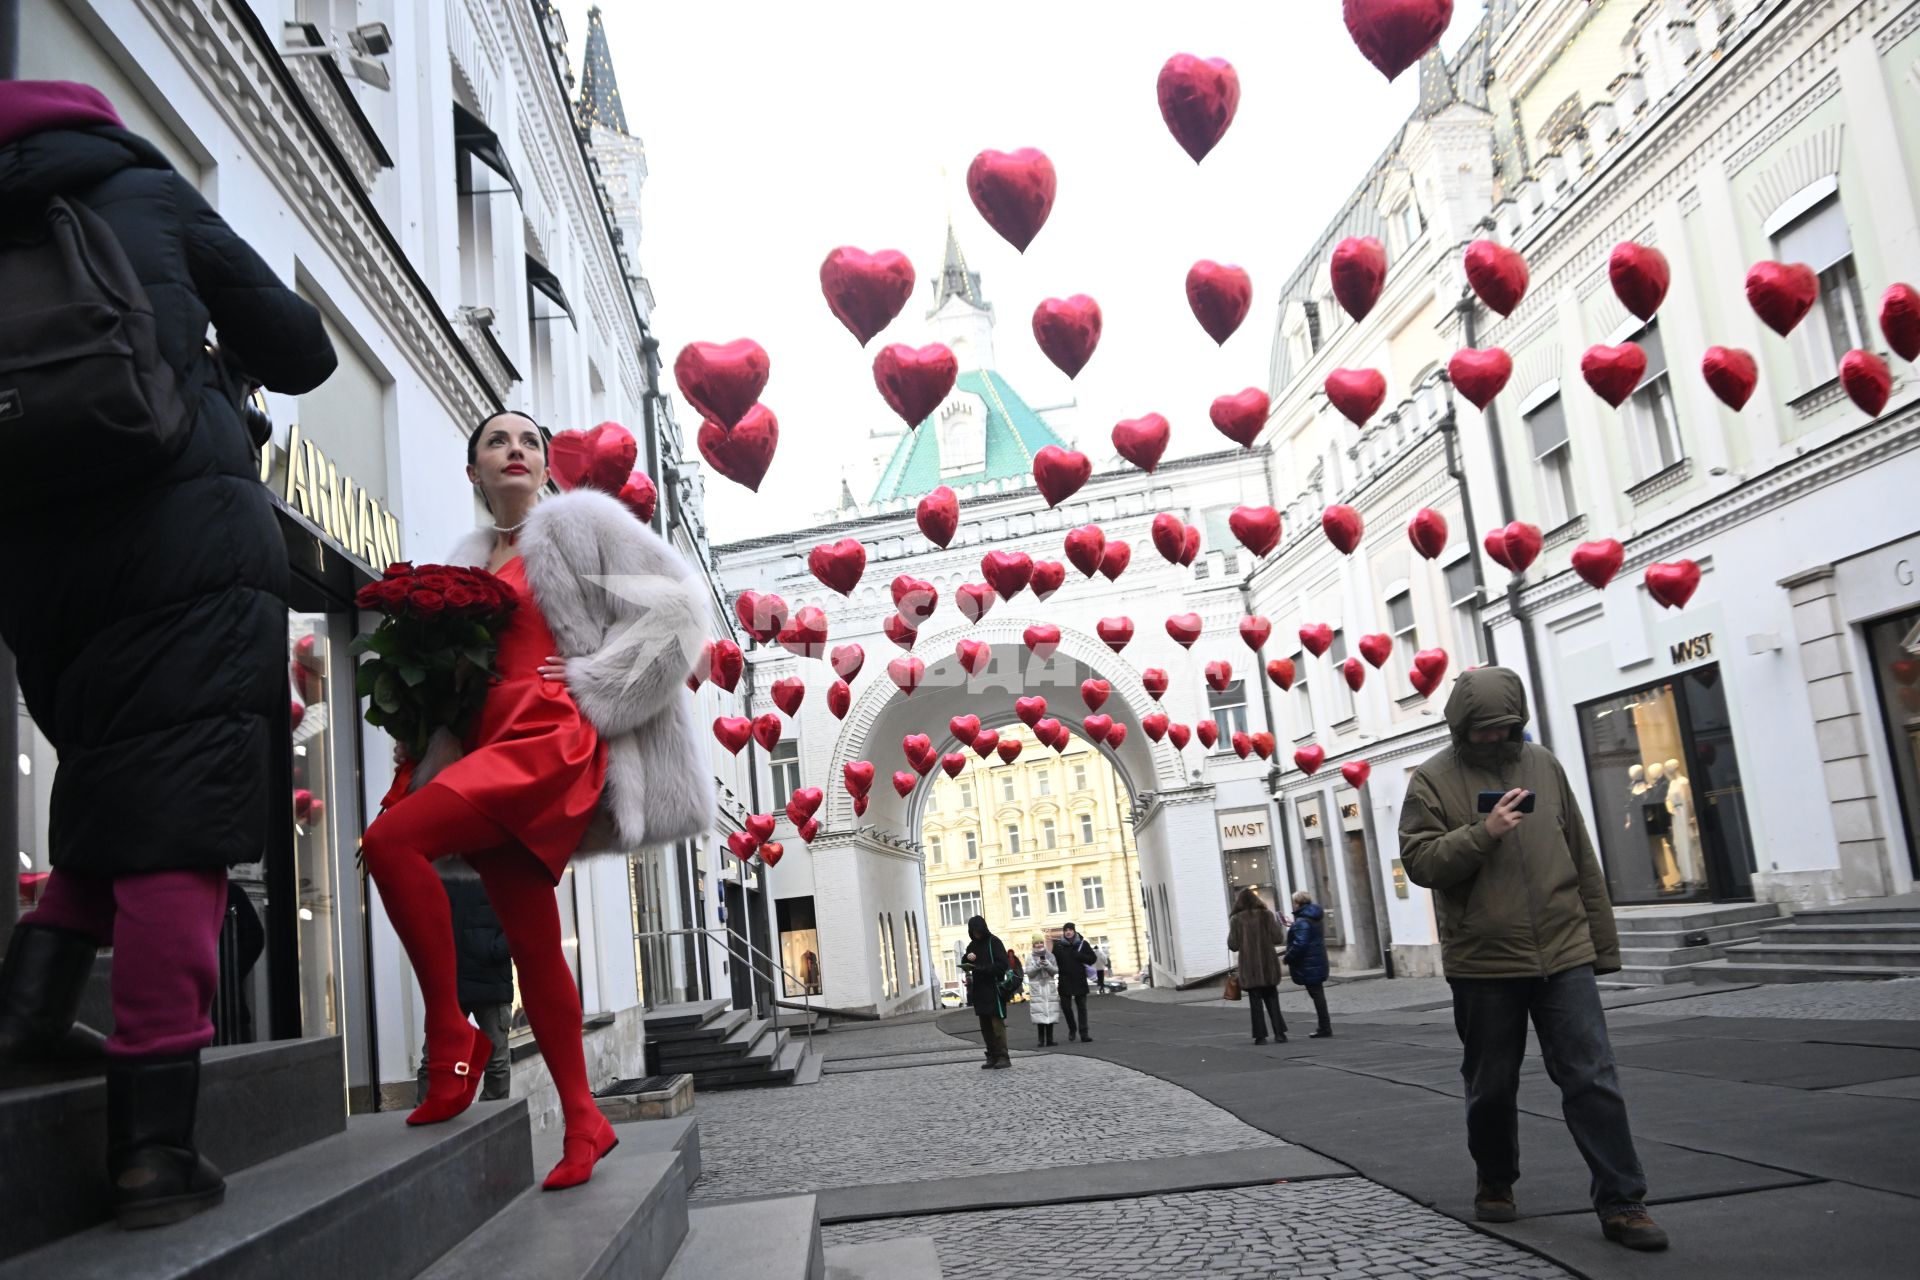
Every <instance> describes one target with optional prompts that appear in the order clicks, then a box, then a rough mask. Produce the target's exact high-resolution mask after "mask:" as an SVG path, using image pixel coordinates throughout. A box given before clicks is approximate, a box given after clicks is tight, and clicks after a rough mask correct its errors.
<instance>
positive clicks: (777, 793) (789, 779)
mask: <svg viewBox="0 0 1920 1280" xmlns="http://www.w3.org/2000/svg"><path fill="white" fill-rule="evenodd" d="M767 764H768V765H769V766H770V767H771V769H772V770H773V807H774V808H776V809H781V808H785V807H786V803H787V801H788V800H789V799H790V798H791V797H792V796H793V793H794V792H796V791H798V790H799V789H800V740H799V739H798V738H783V739H781V740H780V741H779V742H776V743H774V744H773V750H772V751H770V752H768V753H767Z"/></svg>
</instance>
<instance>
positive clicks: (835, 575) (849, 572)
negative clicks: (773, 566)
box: [807, 538, 867, 596]
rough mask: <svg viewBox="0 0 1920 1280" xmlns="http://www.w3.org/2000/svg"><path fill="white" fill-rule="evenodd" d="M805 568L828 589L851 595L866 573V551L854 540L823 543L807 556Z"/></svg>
mask: <svg viewBox="0 0 1920 1280" xmlns="http://www.w3.org/2000/svg"><path fill="white" fill-rule="evenodd" d="M807 568H808V570H810V571H811V572H812V574H813V576H814V577H816V578H818V579H820V581H821V582H822V583H824V584H825V585H826V586H827V587H828V588H829V589H831V590H834V591H838V592H839V593H840V594H841V595H843V596H844V595H851V594H853V589H854V588H855V587H857V586H859V585H860V575H861V574H863V573H865V572H866V571H867V549H866V548H865V547H863V546H861V545H860V542H859V540H858V539H856V538H842V539H840V541H838V542H823V543H821V544H820V545H819V546H817V547H815V548H814V549H813V550H812V551H811V552H809V553H808V554H807Z"/></svg>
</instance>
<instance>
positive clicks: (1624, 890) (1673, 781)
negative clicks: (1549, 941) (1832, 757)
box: [1578, 663, 1753, 903]
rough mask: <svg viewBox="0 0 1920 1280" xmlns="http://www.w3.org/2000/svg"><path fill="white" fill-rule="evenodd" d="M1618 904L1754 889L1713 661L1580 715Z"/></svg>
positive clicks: (1736, 764) (1716, 896) (1589, 706)
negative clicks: (1751, 882)
mask: <svg viewBox="0 0 1920 1280" xmlns="http://www.w3.org/2000/svg"><path fill="white" fill-rule="evenodd" d="M1578 715H1579V721H1580V737H1581V742H1582V746H1583V747H1584V749H1585V752H1586V760H1587V781H1588V785H1589V787H1590V788H1591V792H1592V797H1593V828H1594V830H1595V831H1596V832H1597V833H1598V844H1599V848H1600V855H1601V861H1602V862H1603V863H1604V864H1605V866H1606V872H1607V886H1608V890H1609V892H1610V894H1611V895H1612V897H1613V900H1614V901H1615V902H1623V903H1632V902H1670V901H1687V900H1725V899H1733V898H1744V897H1748V896H1750V895H1751V893H1752V888H1751V884H1750V881H1751V877H1752V874H1753V841H1752V834H1751V832H1750V831H1749V829H1748V827H1747V819H1746V805H1745V801H1744V798H1743V791H1742V788H1741V783H1740V761H1739V759H1738V756H1737V754H1736V753H1735V751H1734V743H1733V732H1732V727H1731V725H1730V724H1729V722H1728V719H1727V704H1726V693H1725V688H1724V686H1723V685H1722V683H1721V680H1720V668H1719V665H1718V664H1716V663H1707V664H1706V665H1704V666H1699V667H1692V668H1689V669H1688V670H1686V671H1683V672H1681V673H1680V674H1679V675H1678V676H1675V677H1673V678H1672V679H1668V680H1663V681H1660V682H1658V683H1656V684H1650V685H1645V686H1642V687H1641V688H1638V689H1635V690H1632V691H1630V692H1628V693H1623V694H1619V695H1616V696H1614V697H1611V698H1603V699H1601V700H1599V701H1596V702H1589V703H1586V704H1584V705H1582V706H1581V707H1580V708H1579V709H1578Z"/></svg>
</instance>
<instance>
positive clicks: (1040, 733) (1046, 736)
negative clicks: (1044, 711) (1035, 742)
mask: <svg viewBox="0 0 1920 1280" xmlns="http://www.w3.org/2000/svg"><path fill="white" fill-rule="evenodd" d="M1033 736H1034V737H1036V738H1038V739H1039V740H1040V741H1041V742H1043V743H1045V744H1046V745H1047V746H1049V747H1052V748H1053V749H1054V750H1055V751H1058V750H1059V749H1060V744H1061V743H1062V742H1063V741H1064V740H1065V739H1066V738H1068V737H1071V736H1072V735H1071V734H1069V733H1068V732H1067V728H1066V726H1065V725H1063V724H1061V723H1060V722H1059V721H1058V720H1055V719H1052V718H1051V717H1047V718H1043V719H1040V720H1036V721H1034V722H1033Z"/></svg>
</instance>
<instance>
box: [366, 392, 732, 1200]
mask: <svg viewBox="0 0 1920 1280" xmlns="http://www.w3.org/2000/svg"><path fill="white" fill-rule="evenodd" d="M467 458H468V463H467V475H468V478H469V479H470V480H472V482H473V483H474V485H475V486H476V487H477V488H478V489H479V491H480V493H481V494H482V496H483V497H484V499H485V500H486V503H487V508H488V510H489V511H490V512H492V513H493V517H494V522H493V526H492V528H491V529H481V530H476V531H475V533H474V534H473V535H471V536H470V537H469V538H468V539H466V540H463V542H462V544H461V546H460V547H459V548H458V549H457V550H456V552H455V554H454V555H453V556H451V557H449V561H450V562H453V563H461V564H479V565H485V567H486V568H488V569H489V570H491V571H493V572H494V573H496V574H497V575H498V576H499V577H501V578H502V579H503V580H504V581H506V582H507V583H509V584H511V585H512V586H513V588H514V590H515V592H516V593H517V594H518V595H519V597H520V608H519V609H517V610H516V611H515V612H514V614H513V616H512V619H511V620H510V621H509V623H508V624H507V627H506V629H505V631H504V632H503V633H502V634H501V637H500V647H499V652H498V655H497V657H496V659H495V664H494V666H495V671H496V673H497V676H498V680H497V682H496V683H495V684H494V685H493V687H492V688H491V689H490V690H489V692H488V694H487V700H486V703H485V705H484V706H483V707H482V708H481V710H480V713H479V715H478V716H477V717H476V718H475V723H474V725H473V727H472V728H471V729H470V730H469V731H468V733H467V735H466V738H465V740H464V741H462V742H455V741H454V740H453V738H452V735H450V734H446V733H442V734H440V735H437V736H436V741H435V744H434V745H433V746H432V747H430V748H429V750H428V752H427V759H426V760H423V761H420V762H418V763H414V762H405V763H403V764H402V766H401V769H400V771H399V776H398V777H397V778H396V779H395V782H394V785H393V789H392V790H391V791H389V792H388V794H387V798H386V801H385V802H384V803H385V805H386V807H385V808H384V811H383V812H382V813H381V815H380V816H379V817H378V818H376V819H375V820H374V822H373V824H372V826H370V827H369V828H368V829H367V833H366V836H365V838H364V840H363V842H362V849H363V852H364V855H365V858H366V865H367V871H368V873H369V874H370V875H371V876H372V877H373V881H374V883H375V885H377V886H378V887H379V890H380V898H381V901H382V902H383V903H384V904H385V906H386V909H387V915H388V917H389V918H390V919H391V920H392V922H393V927H394V932H395V933H397V934H398V935H399V937H400V941H401V944H402V945H403V946H404V947H405V948H406V951H407V957H408V959H409V960H411V961H412V962H413V968H414V973H415V975H416V976H417V977H418V979H419V982H420V990H421V995H422V997H423V998H424V1000H425V1004H426V1011H427V1028H426V1031H427V1036H426V1039H427V1064H426V1069H427V1079H428V1089H427V1096H426V1099H425V1100H424V1101H423V1102H421V1104H420V1106H419V1107H418V1108H416V1109H415V1110H414V1112H413V1114H411V1115H410V1116H408V1117H407V1122H408V1123H409V1124H433V1123H436V1122H438V1121H442V1120H447V1119H451V1118H452V1117H453V1116H456V1115H458V1114H459V1113H460V1112H462V1111H464V1110H466V1108H467V1107H468V1106H469V1105H471V1104H472V1102H473V1098H474V1094H475V1092H476V1090H477V1088H478V1086H479V1084H480V1078H481V1068H482V1067H483V1066H484V1065H485V1063H486V1061H487V1058H488V1057H489V1055H490V1054H491V1053H492V1052H493V1046H492V1044H491V1042H490V1041H489V1040H488V1038H487V1035H486V1033H485V1032H483V1031H481V1030H480V1029H479V1028H477V1027H475V1026H473V1025H472V1024H471V1023H469V1022H468V1021H467V1019H466V1015H465V1014H464V1013H463V1012H462V1011H461V1008H460V1002H459V997H458V991H457V976H456V963H455V958H454V943H453V926H452V919H451V912H450V910H449V907H448V904H447V895H446V892H445V890H444V889H443V888H442V887H441V883H440V876H439V874H437V872H436V869H435V867H434V866H433V865H432V863H433V862H434V860H435V859H443V858H454V857H458V858H464V859H465V861H466V862H467V863H468V864H470V865H471V867H472V869H473V871H474V872H475V873H477V874H478V875H479V877H480V879H481V881H482V883H483V884H484V885H485V886H486V891H487V897H488V900H489V901H490V902H491V903H492V904H493V908H494V912H495V914H497V915H498V916H499V917H500V923H501V926H502V928H503V929H504V930H505V931H506V935H507V946H508V949H509V950H510V951H511V952H512V954H513V960H514V966H515V970H516V972H517V975H518V978H519V983H520V997H521V1003H522V1005H523V1007H524V1008H525V1010H526V1013H527V1021H528V1022H529V1023H530V1024H531V1025H532V1028H533V1034H534V1038H535V1040H536V1041H538V1043H539V1046H540V1052H541V1055H542V1057H543V1058H544V1059H545V1061H546V1064H547V1068H548V1070H549V1072H550V1073H551V1074H552V1076H553V1081H554V1085H555V1087H556V1089H557V1090H558V1091H559V1094H560V1106H561V1112H562V1114H563V1116H564V1118H565V1121H566V1138H565V1143H564V1148H565V1154H564V1156H563V1158H562V1159H561V1161H560V1163H559V1164H558V1165H556V1166H555V1167H554V1169H553V1171H552V1172H551V1173H550V1174H548V1176H547V1179H546V1182H545V1184H544V1185H545V1187H546V1188H547V1189H548V1190H558V1189H559V1188H562V1187H570V1186H576V1185H578V1184H579V1183H582V1182H585V1181H586V1180H587V1179H588V1178H589V1177H591V1176H592V1173H593V1166H594V1163H595V1162H596V1161H598V1160H599V1159H600V1157H602V1156H604V1155H605V1154H606V1153H607V1152H608V1151H610V1150H612V1149H613V1147H614V1145H615V1144H616V1142H617V1141H618V1139H617V1138H616V1136H615V1134H614V1130H613V1126H612V1125H611V1124H609V1123H608V1122H607V1120H606V1118H605V1117H604V1116H602V1115H601V1114H600V1111H599V1108H598V1107H597V1106H596V1105H595V1103H594V1099H593V1092H592V1089H591V1087H590V1086H589V1084H588V1081H587V1071H586V1055H585V1052H584V1048H583V1046H582V1043H581V1014H580V995H579V991H578V989H577V988H576V987H575V986H574V980H573V973H572V970H571V968H570V967H569V966H568V964H567V961H566V956H565V953H564V951H563V950H562V946H561V928H560V914H559V909H558V906H557V905H556V903H555V900H554V886H555V885H556V884H557V883H558V882H559V880H560V876H561V874H562V873H563V872H564V871H565V870H566V867H567V864H568V861H569V860H570V859H571V858H572V857H574V856H575V854H576V853H579V852H582V851H584V850H594V851H601V850H604V851H607V852H622V853H624V852H628V851H631V850H633V849H636V848H638V847H639V846H640V845H641V844H643V843H654V844H658V843H664V842H666V841H670V840H675V839H682V838H685V837H688V836H691V835H694V834H697V833H698V832H700V831H702V830H705V829H706V828H707V827H708V826H709V825H711V818H712V808H713V783H712V781H711V778H710V776H709V775H707V774H706V772H705V769H704V757H703V755H702V752H701V750H700V747H699V740H698V736H697V733H696V732H695V730H694V727H693V721H692V703H691V700H690V699H689V698H688V696H687V695H686V691H685V686H684V684H683V681H684V679H685V677H686V675H687V673H688V672H689V671H691V670H692V669H693V664H694V659H695V658H696V657H697V656H698V654H699V651H700V645H701V642H702V639H703V637H704V636H705V634H706V631H707V622H708V619H707V613H708V610H709V606H708V605H707V603H706V600H705V595H706V593H705V590H704V587H703V585H702V584H701V582H700V581H699V579H698V578H697V576H696V575H694V573H693V571H692V570H691V569H690V568H689V567H688V565H687V564H686V562H685V561H684V560H683V559H682V558H681V557H680V556H679V555H677V554H676V553H675V552H674V551H673V550H672V548H671V547H669V546H668V545H667V544H666V543H665V542H664V541H662V540H661V539H660V538H659V537H658V536H656V535H655V534H654V533H653V531H652V530H651V529H648V528H647V527H646V526H645V525H643V524H641V523H640V521H639V520H638V519H636V518H635V517H634V516H633V515H632V514H631V513H629V512H628V510H627V509H626V508H625V507H624V506H622V505H621V504H620V503H619V502H617V501H616V500H614V499H613V498H610V497H608V496H607V495H605V494H601V493H596V492H593V491H590V490H577V491H575V492H573V493H569V494H566V495H563V496H561V497H558V498H550V499H548V500H547V501H545V502H542V501H541V500H540V495H541V492H542V490H543V489H544V487H545V485H546V481H547V460H546V440H545V434H544V433H543V432H542V430H541V429H540V427H539V426H538V425H536V424H535V423H534V422H533V420H532V419H531V418H528V417H526V416H525V415H522V414H517V413H506V414H500V415H496V416H495V417H492V418H490V419H488V420H487V421H485V422H483V423H481V425H480V426H479V427H478V428H477V429H476V430H475V431H474V433H473V435H472V436H471V437H470V438H469V440H468V443H467ZM443 865H444V864H443Z"/></svg>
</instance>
